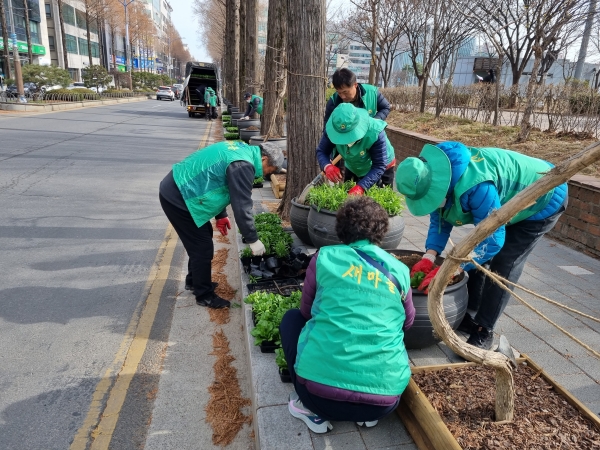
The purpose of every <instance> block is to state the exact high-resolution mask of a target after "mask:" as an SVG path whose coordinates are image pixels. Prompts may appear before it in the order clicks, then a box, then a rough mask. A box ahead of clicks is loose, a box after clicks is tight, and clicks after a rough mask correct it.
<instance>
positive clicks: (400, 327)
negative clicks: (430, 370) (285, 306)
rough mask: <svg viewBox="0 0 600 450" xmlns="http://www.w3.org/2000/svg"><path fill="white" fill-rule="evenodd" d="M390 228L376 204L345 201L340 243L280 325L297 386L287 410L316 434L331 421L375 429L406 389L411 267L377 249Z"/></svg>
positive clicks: (329, 249)
mask: <svg viewBox="0 0 600 450" xmlns="http://www.w3.org/2000/svg"><path fill="white" fill-rule="evenodd" d="M387 229H388V216H387V213H386V212H385V210H384V209H383V208H382V207H381V206H380V205H378V204H377V203H376V202H375V201H374V200H373V199H371V198H368V197H352V198H350V199H349V200H347V201H346V202H345V204H344V205H343V206H342V207H341V208H340V209H339V210H338V212H337V216H336V229H335V231H336V234H337V235H338V237H339V239H340V240H341V241H342V242H343V244H341V245H328V246H326V247H322V248H321V249H320V250H319V252H318V253H316V254H315V255H314V256H313V257H312V259H311V261H310V263H309V266H308V268H307V271H306V278H305V281H304V287H303V289H302V299H301V304H300V309H291V310H289V311H287V312H286V314H285V315H284V317H283V319H282V321H281V325H280V327H279V329H280V333H281V346H282V349H283V353H284V355H285V359H286V362H287V365H288V369H289V371H290V376H291V379H292V383H293V384H294V388H295V392H294V393H292V394H291V395H290V398H289V402H288V410H289V412H290V413H291V414H292V415H293V416H294V417H296V418H298V419H300V420H302V421H303V422H304V423H306V425H307V426H308V427H309V428H310V429H311V430H312V431H314V432H315V433H325V432H327V430H328V429H331V428H332V426H331V423H330V422H329V421H331V420H337V421H353V422H357V423H358V424H359V425H366V426H367V427H372V426H375V425H376V424H377V421H378V420H379V419H380V418H382V417H384V416H386V415H387V414H389V413H391V412H392V411H394V410H395V409H396V406H397V405H398V402H399V401H400V395H401V394H402V392H404V389H405V388H406V386H407V385H408V381H409V379H410V367H409V363H408V355H407V353H406V348H405V346H404V331H405V330H407V329H408V328H410V326H411V325H412V323H413V320H414V315H415V309H414V306H413V303H412V293H411V290H410V278H409V275H408V268H407V267H406V266H405V265H404V264H402V263H401V262H400V261H398V260H397V259H396V258H394V257H393V256H392V255H390V254H389V253H387V252H386V251H385V250H382V249H381V248H380V247H378V245H379V243H380V242H381V240H382V239H383V236H384V235H385V233H386V232H387Z"/></svg>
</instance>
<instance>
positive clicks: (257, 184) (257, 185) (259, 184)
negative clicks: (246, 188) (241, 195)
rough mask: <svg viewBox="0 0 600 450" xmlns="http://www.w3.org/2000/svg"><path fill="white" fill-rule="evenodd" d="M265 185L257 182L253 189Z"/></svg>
mask: <svg viewBox="0 0 600 450" xmlns="http://www.w3.org/2000/svg"><path fill="white" fill-rule="evenodd" d="M263 186H264V183H255V184H253V185H252V189H259V188H261V187H263Z"/></svg>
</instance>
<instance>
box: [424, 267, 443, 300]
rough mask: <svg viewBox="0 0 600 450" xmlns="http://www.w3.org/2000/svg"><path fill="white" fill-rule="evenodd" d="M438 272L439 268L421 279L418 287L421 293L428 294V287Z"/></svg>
mask: <svg viewBox="0 0 600 450" xmlns="http://www.w3.org/2000/svg"><path fill="white" fill-rule="evenodd" d="M438 270H440V268H439V267H436V268H435V269H433V270H432V271H431V272H429V273H428V274H427V276H426V277H425V278H424V279H423V281H421V284H420V285H419V290H420V291H423V292H425V293H426V294H428V293H429V285H430V284H431V282H432V281H433V279H434V278H435V276H436V275H437V273H438Z"/></svg>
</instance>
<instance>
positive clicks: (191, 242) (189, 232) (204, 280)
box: [158, 194, 215, 298]
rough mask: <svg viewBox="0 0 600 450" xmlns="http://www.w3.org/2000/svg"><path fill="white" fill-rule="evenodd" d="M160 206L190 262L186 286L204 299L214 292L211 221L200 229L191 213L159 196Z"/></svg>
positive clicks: (197, 296)
mask: <svg viewBox="0 0 600 450" xmlns="http://www.w3.org/2000/svg"><path fill="white" fill-rule="evenodd" d="M158 198H159V200H160V205H161V206H162V209H163V211H164V212H165V214H166V216H167V218H168V219H169V222H171V225H173V228H175V231H176V232H177V234H178V235H179V239H181V243H182V244H183V247H184V248H185V251H186V252H187V254H188V256H189V258H190V260H189V262H188V275H187V277H186V279H185V282H186V284H189V285H191V286H193V292H194V295H195V296H196V298H202V297H204V296H206V295H207V294H211V293H212V292H214V289H213V287H212V282H211V269H212V259H213V256H214V252H215V248H214V244H213V228H212V224H211V223H210V221H208V222H206V223H205V224H204V225H202V226H201V227H200V228H198V226H197V225H196V223H195V222H194V219H192V215H191V214H190V212H189V211H184V210H183V209H181V208H178V207H176V206H175V205H173V204H172V203H170V202H169V201H167V200H166V199H165V198H164V197H163V196H162V195H160V194H159V195H158Z"/></svg>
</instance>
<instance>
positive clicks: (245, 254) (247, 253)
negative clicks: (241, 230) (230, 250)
mask: <svg viewBox="0 0 600 450" xmlns="http://www.w3.org/2000/svg"><path fill="white" fill-rule="evenodd" d="M240 260H241V261H242V265H243V266H244V268H248V267H250V264H251V262H252V249H251V248H250V247H246V248H244V250H242V251H241V252H240Z"/></svg>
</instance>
